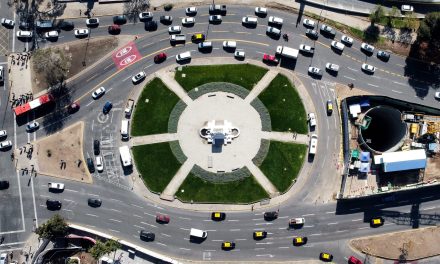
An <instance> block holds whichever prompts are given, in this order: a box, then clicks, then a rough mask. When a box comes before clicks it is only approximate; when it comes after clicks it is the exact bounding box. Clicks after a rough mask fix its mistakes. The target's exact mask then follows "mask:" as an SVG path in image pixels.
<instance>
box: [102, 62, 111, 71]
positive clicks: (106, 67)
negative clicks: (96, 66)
mask: <svg viewBox="0 0 440 264" xmlns="http://www.w3.org/2000/svg"><path fill="white" fill-rule="evenodd" d="M112 65H113V63H111V64H110V65H107V66H105V68H104V70H107V69H108V68H109V67H111V66H112Z"/></svg>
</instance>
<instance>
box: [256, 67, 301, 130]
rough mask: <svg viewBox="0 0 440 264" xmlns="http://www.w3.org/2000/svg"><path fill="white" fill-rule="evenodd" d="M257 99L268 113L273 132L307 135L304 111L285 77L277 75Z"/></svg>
mask: <svg viewBox="0 0 440 264" xmlns="http://www.w3.org/2000/svg"><path fill="white" fill-rule="evenodd" d="M258 98H259V99H260V100H261V101H262V102H263V104H264V105H265V106H266V108H267V110H268V111H269V114H270V119H271V124H272V130H273V131H280V132H289V131H291V132H297V133H300V134H306V133H307V117H306V111H305V110H304V106H303V104H302V101H301V98H300V97H299V95H298V92H297V91H296V89H295V88H294V87H293V86H292V84H291V83H290V81H289V80H288V79H287V77H285V76H284V75H281V74H278V75H277V76H276V77H275V78H274V79H273V80H272V82H271V83H270V84H269V86H268V87H267V88H266V89H265V90H264V91H263V92H262V93H261V94H260V95H259V96H258Z"/></svg>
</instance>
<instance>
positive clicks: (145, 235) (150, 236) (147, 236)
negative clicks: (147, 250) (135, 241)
mask: <svg viewBox="0 0 440 264" xmlns="http://www.w3.org/2000/svg"><path fill="white" fill-rule="evenodd" d="M155 237H156V236H155V235H154V233H152V232H148V231H145V230H141V233H140V238H141V240H143V241H154V238H155Z"/></svg>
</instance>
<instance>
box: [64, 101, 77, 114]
mask: <svg viewBox="0 0 440 264" xmlns="http://www.w3.org/2000/svg"><path fill="white" fill-rule="evenodd" d="M79 107H80V105H79V103H78V102H74V103H72V104H71V105H69V107H68V109H67V110H68V111H69V113H71V114H73V113H75V112H76V111H78V110H79Z"/></svg>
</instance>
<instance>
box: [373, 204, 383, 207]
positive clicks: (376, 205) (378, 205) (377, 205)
mask: <svg viewBox="0 0 440 264" xmlns="http://www.w3.org/2000/svg"><path fill="white" fill-rule="evenodd" d="M384 205H385V204H375V205H374V206H375V207H380V206H384Z"/></svg>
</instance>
